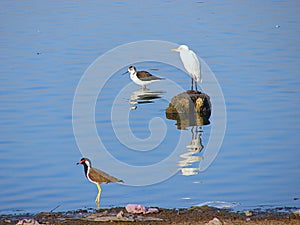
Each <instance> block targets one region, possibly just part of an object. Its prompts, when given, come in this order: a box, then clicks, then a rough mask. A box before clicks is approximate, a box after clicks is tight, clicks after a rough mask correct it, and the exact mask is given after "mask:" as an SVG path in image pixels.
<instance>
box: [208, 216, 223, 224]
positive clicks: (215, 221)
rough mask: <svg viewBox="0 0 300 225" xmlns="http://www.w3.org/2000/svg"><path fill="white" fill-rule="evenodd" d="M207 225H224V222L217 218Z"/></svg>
mask: <svg viewBox="0 0 300 225" xmlns="http://www.w3.org/2000/svg"><path fill="white" fill-rule="evenodd" d="M205 225H222V222H221V221H220V220H219V219H218V218H216V217H215V218H213V219H212V220H210V221H209V222H208V223H206V224H205Z"/></svg>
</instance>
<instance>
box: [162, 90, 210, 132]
mask: <svg viewBox="0 0 300 225" xmlns="http://www.w3.org/2000/svg"><path fill="white" fill-rule="evenodd" d="M210 115H211V102H210V97H209V96H208V95H207V94H205V93H200V92H196V91H186V92H183V93H180V94H178V95H176V96H174V97H173V98H172V100H171V103H170V104H169V107H168V108H167V109H166V118H167V119H170V120H176V121H177V127H178V129H186V128H187V127H189V126H202V125H207V124H209V123H210V122H209V117H210Z"/></svg>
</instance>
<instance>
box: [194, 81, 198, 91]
mask: <svg viewBox="0 0 300 225" xmlns="http://www.w3.org/2000/svg"><path fill="white" fill-rule="evenodd" d="M195 87H196V91H197V92H198V86H197V81H195Z"/></svg>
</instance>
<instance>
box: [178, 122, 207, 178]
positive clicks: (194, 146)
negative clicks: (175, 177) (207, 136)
mask: <svg viewBox="0 0 300 225" xmlns="http://www.w3.org/2000/svg"><path fill="white" fill-rule="evenodd" d="M194 129H195V131H194ZM202 132H203V131H202V128H201V127H198V126H196V127H194V126H193V127H191V133H192V140H191V142H190V144H189V145H187V146H186V148H187V149H188V152H186V153H184V154H181V155H180V157H181V158H183V159H184V160H181V161H179V166H180V167H181V168H180V169H181V172H182V175H184V176H190V175H195V174H198V171H199V168H198V167H196V168H193V167H189V166H191V165H192V164H193V163H195V162H200V160H202V159H203V157H202V156H196V155H195V154H197V153H200V152H201V151H202V149H203V148H204V146H203V145H202V139H201V135H202Z"/></svg>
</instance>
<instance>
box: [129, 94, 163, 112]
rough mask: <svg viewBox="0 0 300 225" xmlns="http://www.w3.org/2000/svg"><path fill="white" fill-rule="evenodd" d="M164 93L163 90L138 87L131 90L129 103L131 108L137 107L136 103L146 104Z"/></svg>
mask: <svg viewBox="0 0 300 225" xmlns="http://www.w3.org/2000/svg"><path fill="white" fill-rule="evenodd" d="M163 93H165V92H163V91H151V90H150V89H139V90H136V91H134V92H132V94H131V96H130V100H129V103H130V105H131V109H132V110H135V109H137V105H138V104H147V103H154V101H153V100H154V99H158V98H161V97H162V96H161V95H162V94H163Z"/></svg>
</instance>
